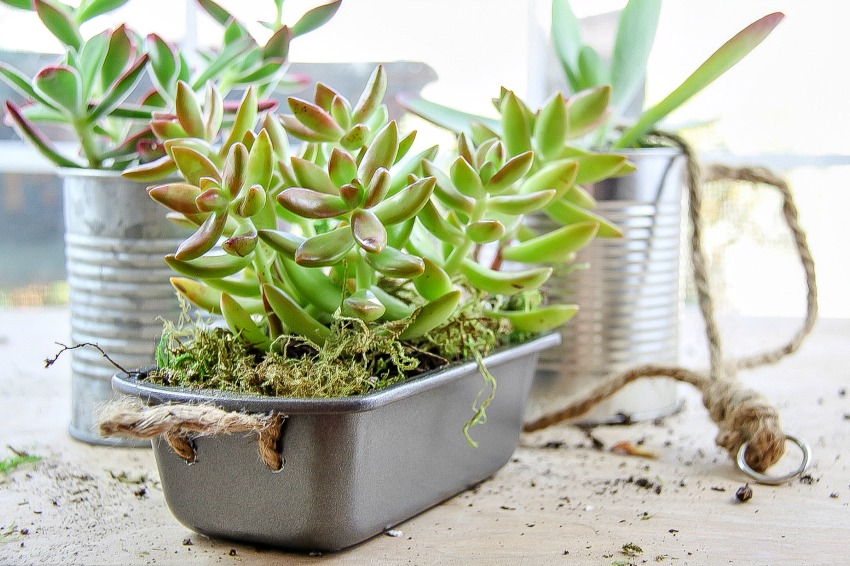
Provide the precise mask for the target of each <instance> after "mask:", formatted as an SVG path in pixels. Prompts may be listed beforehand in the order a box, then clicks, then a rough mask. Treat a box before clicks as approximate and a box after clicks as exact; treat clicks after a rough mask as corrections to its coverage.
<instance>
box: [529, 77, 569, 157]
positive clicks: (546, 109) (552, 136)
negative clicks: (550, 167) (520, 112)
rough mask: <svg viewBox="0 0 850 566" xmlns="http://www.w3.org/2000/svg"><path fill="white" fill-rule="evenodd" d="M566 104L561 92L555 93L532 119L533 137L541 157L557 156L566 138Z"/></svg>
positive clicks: (567, 121)
mask: <svg viewBox="0 0 850 566" xmlns="http://www.w3.org/2000/svg"><path fill="white" fill-rule="evenodd" d="M568 123H569V120H568V118H567V105H566V103H565V101H564V98H563V96H562V95H561V93H555V94H554V95H552V97H551V98H549V101H548V102H546V103H545V104H544V105H543V108H541V109H540V113H539V114H538V116H537V119H536V120H535V121H534V139H535V141H536V142H537V150H538V151H539V152H540V155H541V157H542V158H543V159H546V160H548V159H551V158H553V157H555V156H557V155H558V154H559V153H560V151H561V149H562V148H563V147H564V142H565V141H566V138H567V127H568V126H567V125H568Z"/></svg>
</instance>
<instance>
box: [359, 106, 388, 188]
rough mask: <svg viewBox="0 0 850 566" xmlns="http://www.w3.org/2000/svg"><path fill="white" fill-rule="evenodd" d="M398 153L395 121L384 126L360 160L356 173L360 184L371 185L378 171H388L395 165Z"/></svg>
mask: <svg viewBox="0 0 850 566" xmlns="http://www.w3.org/2000/svg"><path fill="white" fill-rule="evenodd" d="M397 152H398V125H397V124H396V123H395V121H392V122H390V123H389V124H387V125H386V126H384V127H383V128H382V129H381V130H380V131H379V132H378V133H377V134H375V138H374V139H373V140H372V143H371V144H370V145H369V147H368V148H367V149H366V153H364V154H363V158H362V159H361V160H360V165H359V166H358V169H357V173H358V175H357V176H358V178H359V179H360V181H361V182H362V183H365V184H367V185H369V184H371V183H372V177H373V176H374V175H375V172H376V171H377V170H378V169H380V168H382V167H383V168H384V169H389V168H390V167H392V165H393V163H395V156H396V153H397Z"/></svg>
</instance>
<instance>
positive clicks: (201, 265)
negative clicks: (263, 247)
mask: <svg viewBox="0 0 850 566" xmlns="http://www.w3.org/2000/svg"><path fill="white" fill-rule="evenodd" d="M165 263H167V264H168V266H169V267H170V268H171V269H173V270H174V271H176V272H177V273H180V274H182V275H186V276H188V277H196V278H198V279H210V278H217V279H220V278H222V277H228V276H230V275H233V274H234V273H237V272H239V271H242V270H243V269H245V268H246V267H248V264H250V263H251V257H250V256H248V257H238V256H233V255H229V254H218V255H204V256H201V257H199V258H197V259H194V260H190V261H184V260H179V259H177V258H176V257H174V256H173V255H167V256H165Z"/></svg>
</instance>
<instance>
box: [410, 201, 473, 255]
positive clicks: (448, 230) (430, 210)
mask: <svg viewBox="0 0 850 566" xmlns="http://www.w3.org/2000/svg"><path fill="white" fill-rule="evenodd" d="M417 218H418V220H419V221H420V222H421V223H422V225H423V226H424V227H425V228H426V229H427V230H428V231H429V232H431V234H433V235H434V236H436V237H437V238H439V239H440V240H442V241H444V242H446V243H449V244H452V245H454V246H459V245H461V244H463V242H464V241H465V238H464V235H463V232H461V230H460V229H459V228H457V227H456V226H455V225H454V224H452V223H450V222H448V221H447V220H446V219H445V218H444V217H443V215H442V214H441V213H440V211H439V210H438V209H437V207H436V205H435V204H434V203H433V202H432V201H431V200H429V201H428V202H426V203H425V206H423V207H422V209H421V210H420V211H419V215H418V216H417Z"/></svg>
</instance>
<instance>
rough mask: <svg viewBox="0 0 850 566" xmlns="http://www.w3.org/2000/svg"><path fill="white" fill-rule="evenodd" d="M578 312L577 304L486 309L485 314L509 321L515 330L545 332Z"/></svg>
mask: <svg viewBox="0 0 850 566" xmlns="http://www.w3.org/2000/svg"><path fill="white" fill-rule="evenodd" d="M577 312H578V305H563V304H556V305H547V306H544V307H538V308H535V309H532V310H528V311H506V310H492V311H488V312H487V313H486V314H487V316H490V317H493V318H504V319H507V320H509V321H510V322H511V326H513V328H514V330H516V331H517V332H531V333H538V332H546V331H548V330H552V329H553V328H557V327H559V326H561V325H562V324H564V323H565V322H567V321H568V320H570V319H571V318H573V317H574V316H575V315H576V313H577Z"/></svg>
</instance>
